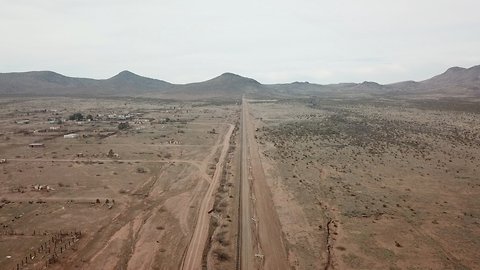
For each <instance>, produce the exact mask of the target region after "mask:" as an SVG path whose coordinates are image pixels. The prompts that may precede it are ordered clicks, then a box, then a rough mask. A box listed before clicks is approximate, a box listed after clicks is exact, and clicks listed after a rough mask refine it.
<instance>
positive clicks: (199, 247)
mask: <svg viewBox="0 0 480 270" xmlns="http://www.w3.org/2000/svg"><path fill="white" fill-rule="evenodd" d="M233 129H234V126H233V125H230V126H229V129H228V131H227V133H226V134H225V137H224V141H223V144H222V145H223V148H222V152H221V154H220V159H219V161H218V163H217V164H216V168H215V173H214V175H213V179H212V182H211V183H210V185H209V187H208V190H207V192H206V194H205V197H204V198H203V201H202V204H201V205H200V210H199V213H198V219H197V223H196V225H195V230H194V232H193V235H192V239H191V240H190V244H189V245H188V248H187V251H186V253H185V257H184V259H183V262H182V269H189V270H190V269H202V255H203V250H204V248H205V244H206V241H207V236H208V227H209V225H210V218H209V214H208V211H209V210H210V209H211V208H212V207H213V203H214V200H215V197H214V192H215V190H216V189H217V186H218V183H219V182H220V178H221V176H222V170H223V166H224V164H225V159H226V156H227V153H228V148H229V147H230V137H231V135H232V133H233Z"/></svg>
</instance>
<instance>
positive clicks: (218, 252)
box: [213, 249, 230, 262]
mask: <svg viewBox="0 0 480 270" xmlns="http://www.w3.org/2000/svg"><path fill="white" fill-rule="evenodd" d="M213 253H214V254H215V256H217V259H218V260H219V261H222V262H224V261H228V260H230V255H228V254H227V253H226V252H225V251H224V250H222V249H215V250H214V251H213Z"/></svg>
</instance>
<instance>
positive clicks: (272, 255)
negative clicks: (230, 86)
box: [241, 100, 290, 270]
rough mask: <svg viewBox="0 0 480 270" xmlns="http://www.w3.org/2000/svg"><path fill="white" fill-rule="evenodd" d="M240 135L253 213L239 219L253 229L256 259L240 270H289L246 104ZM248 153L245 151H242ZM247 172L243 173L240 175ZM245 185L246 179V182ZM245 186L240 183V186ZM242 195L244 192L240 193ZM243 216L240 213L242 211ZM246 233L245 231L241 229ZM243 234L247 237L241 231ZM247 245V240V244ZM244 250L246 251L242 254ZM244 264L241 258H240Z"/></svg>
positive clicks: (244, 105) (278, 222)
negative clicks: (249, 183)
mask: <svg viewBox="0 0 480 270" xmlns="http://www.w3.org/2000/svg"><path fill="white" fill-rule="evenodd" d="M244 101H245V100H244ZM243 127H244V128H243V130H244V131H243V133H242V135H244V136H245V137H246V138H245V139H243V140H242V143H244V145H246V147H245V148H248V157H249V161H250V163H249V164H248V165H249V166H250V170H251V171H250V172H251V176H252V178H253V180H252V186H251V190H252V197H253V199H252V206H251V207H252V211H253V212H252V213H250V215H251V216H252V217H251V218H250V217H248V216H245V217H244V216H242V222H247V218H248V222H253V224H254V226H253V228H254V233H253V239H254V250H255V255H254V257H253V258H251V259H249V261H245V264H246V265H248V266H245V267H243V266H242V267H241V269H254V268H256V269H275V270H280V269H289V268H290V267H289V264H288V259H287V251H286V248H285V243H284V241H283V235H282V227H281V224H280V221H279V218H278V215H277V212H276V209H275V206H274V204H273V198H272V193H271V190H270V187H269V186H268V183H267V180H266V178H265V174H264V171H263V167H262V161H261V158H260V155H259V152H258V145H257V142H256V140H255V126H254V123H253V121H252V120H251V119H250V114H249V105H248V102H246V101H245V102H244V104H243ZM243 151H245V152H246V151H247V150H243ZM246 170H247V169H246V168H243V169H242V172H243V173H247V172H246ZM246 182H247V183H248V179H247V181H246ZM243 183H244V182H243V181H242V184H243ZM242 191H243V189H242ZM242 214H243V211H242ZM242 229H244V230H246V229H247V228H244V227H243V224H242ZM242 233H247V232H244V231H243V230H242ZM246 241H248V240H246ZM244 249H245V251H243V250H244ZM246 249H248V247H247V246H242V251H243V252H245V254H246V255H247V256H248V255H249V254H251V253H248V252H249V251H247V250H246ZM252 259H253V260H254V266H253V267H251V266H250V265H251V261H252ZM242 260H243V258H242Z"/></svg>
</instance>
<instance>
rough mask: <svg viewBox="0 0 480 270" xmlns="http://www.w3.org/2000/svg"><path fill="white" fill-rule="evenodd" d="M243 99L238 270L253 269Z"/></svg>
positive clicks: (244, 104)
mask: <svg viewBox="0 0 480 270" xmlns="http://www.w3.org/2000/svg"><path fill="white" fill-rule="evenodd" d="M246 106H247V105H246V100H245V98H244V99H243V101H242V127H241V129H242V154H241V155H242V159H241V170H240V174H241V179H240V215H241V217H240V218H239V219H238V220H239V223H240V224H239V239H240V241H239V247H238V248H239V252H238V257H239V258H238V265H239V268H240V269H253V257H252V253H253V251H252V248H253V245H252V226H251V224H252V219H251V215H250V182H249V179H248V175H249V173H248V146H247V130H246V127H247V126H246V123H245V121H246V119H247V108H246Z"/></svg>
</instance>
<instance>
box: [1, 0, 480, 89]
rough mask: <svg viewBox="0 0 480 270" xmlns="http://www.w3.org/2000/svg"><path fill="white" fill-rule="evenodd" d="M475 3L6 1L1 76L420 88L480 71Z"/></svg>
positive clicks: (479, 29)
mask: <svg viewBox="0 0 480 270" xmlns="http://www.w3.org/2000/svg"><path fill="white" fill-rule="evenodd" d="M479 10H480V1H479V0H396V1H394V0H335V1H334V0H330V1H325V0H295V1H284V0H242V1H239V0H237V1H230V0H202V1H200V0H188V1H187V0H169V1H163V0H157V1H154V0H138V1H126V0H41V1H39V0H11V1H10V0H0V72H11V71H29V70H53V71H56V72H59V73H62V74H65V75H68V76H75V77H91V78H98V79H100V78H108V77H111V76H113V75H115V74H116V73H118V72H120V71H122V70H130V71H132V72H135V73H137V74H140V75H144V76H147V77H153V78H158V79H163V80H167V81H170V82H174V83H185V82H192V81H202V80H206V79H210V78H212V77H214V76H217V75H219V74H221V73H223V72H226V71H229V72H233V73H237V74H240V75H243V76H247V77H252V78H255V79H257V80H258V81H260V82H263V83H274V82H291V81H310V82H317V83H336V82H362V81H365V80H367V81H377V82H380V83H389V82H397V81H402V80H410V79H413V80H423V79H426V78H428V77H431V76H433V75H436V74H439V73H441V72H443V71H444V70H445V69H447V68H448V67H451V66H463V67H470V66H474V65H478V64H480V15H479V14H480V13H479Z"/></svg>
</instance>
